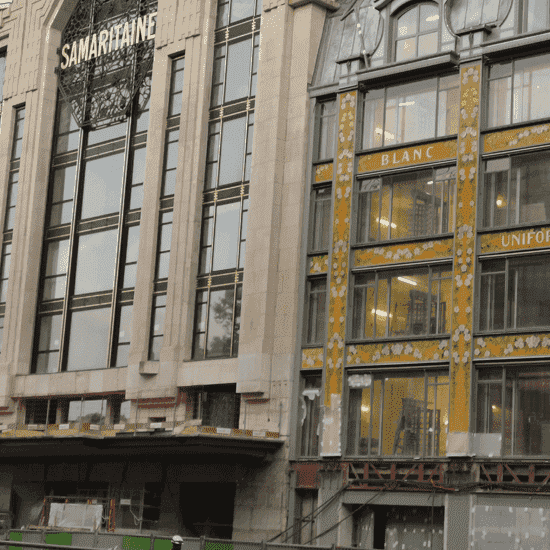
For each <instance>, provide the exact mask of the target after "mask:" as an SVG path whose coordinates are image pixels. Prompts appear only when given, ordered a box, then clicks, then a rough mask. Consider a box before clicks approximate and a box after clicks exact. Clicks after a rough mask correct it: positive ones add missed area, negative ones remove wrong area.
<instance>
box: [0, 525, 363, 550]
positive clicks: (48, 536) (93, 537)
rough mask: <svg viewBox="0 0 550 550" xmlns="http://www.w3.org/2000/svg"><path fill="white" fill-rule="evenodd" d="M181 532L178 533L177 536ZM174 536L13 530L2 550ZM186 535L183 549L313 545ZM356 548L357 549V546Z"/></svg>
mask: <svg viewBox="0 0 550 550" xmlns="http://www.w3.org/2000/svg"><path fill="white" fill-rule="evenodd" d="M177 534H178V533H174V535H177ZM171 538H172V537H161V536H156V535H151V536H143V535H142V536H137V535H136V536H134V535H117V534H113V533H97V532H94V533H92V532H89V533H85V532H73V533H70V532H48V531H45V530H36V531H35V530H11V531H9V532H8V536H7V540H10V541H13V542H14V544H13V546H12V545H10V546H4V545H2V546H1V547H0V550H6V548H7V549H8V550H26V549H22V547H20V546H17V544H16V543H17V542H23V543H44V546H43V547H39V548H44V550H48V547H47V545H48V544H55V545H62V546H73V547H75V548H97V549H98V550H100V549H103V550H115V548H116V550H171V548H172V542H171ZM182 538H183V545H182V547H181V550H300V549H304V548H311V546H306V545H299V544H276V543H272V542H246V541H235V540H222V539H211V538H207V537H200V538H185V537H182ZM315 548H319V550H335V549H336V546H316V547H315ZM338 549H339V550H352V549H351V548H347V547H341V546H339V547H338ZM355 550H356V549H355Z"/></svg>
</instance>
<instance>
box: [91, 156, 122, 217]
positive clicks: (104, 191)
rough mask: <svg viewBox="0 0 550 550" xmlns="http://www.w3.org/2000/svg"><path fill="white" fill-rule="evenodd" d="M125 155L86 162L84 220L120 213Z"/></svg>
mask: <svg viewBox="0 0 550 550" xmlns="http://www.w3.org/2000/svg"><path fill="white" fill-rule="evenodd" d="M123 168H124V153H117V154H115V155H110V156H108V157H102V158H100V159H95V160H89V161H86V168H85V171H84V194H83V197H82V215H81V217H82V218H83V219H86V218H93V217H95V216H101V215H104V214H111V213H114V212H119V211H120V200H121V192H122V171H123Z"/></svg>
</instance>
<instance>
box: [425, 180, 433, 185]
mask: <svg viewBox="0 0 550 550" xmlns="http://www.w3.org/2000/svg"><path fill="white" fill-rule="evenodd" d="M433 183H434V181H433V180H430V181H427V182H426V185H433Z"/></svg>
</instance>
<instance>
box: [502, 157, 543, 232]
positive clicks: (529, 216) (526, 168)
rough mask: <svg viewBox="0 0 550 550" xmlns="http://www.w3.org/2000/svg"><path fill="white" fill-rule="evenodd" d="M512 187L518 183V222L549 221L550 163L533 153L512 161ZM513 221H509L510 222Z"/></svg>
mask: <svg viewBox="0 0 550 550" xmlns="http://www.w3.org/2000/svg"><path fill="white" fill-rule="evenodd" d="M511 178H512V185H516V181H517V182H518V183H519V201H520V202H519V205H520V210H519V222H520V223H548V221H550V161H549V160H548V159H547V158H546V156H545V155H541V154H540V153H535V154H534V155H525V156H521V157H515V158H514V159H513V161H512V173H511ZM512 221H513V220H511V222H512Z"/></svg>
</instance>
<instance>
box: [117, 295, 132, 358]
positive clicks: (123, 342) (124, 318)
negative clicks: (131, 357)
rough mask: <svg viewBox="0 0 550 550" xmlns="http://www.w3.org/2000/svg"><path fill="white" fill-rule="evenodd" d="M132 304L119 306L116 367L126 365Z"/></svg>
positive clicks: (130, 336)
mask: <svg viewBox="0 0 550 550" xmlns="http://www.w3.org/2000/svg"><path fill="white" fill-rule="evenodd" d="M133 309H134V308H133V305H127V306H121V307H120V310H119V311H120V320H119V327H118V349H117V353H116V363H115V366H116V367H126V366H127V365H128V352H129V351H130V343H131V340H132V318H133Z"/></svg>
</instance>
